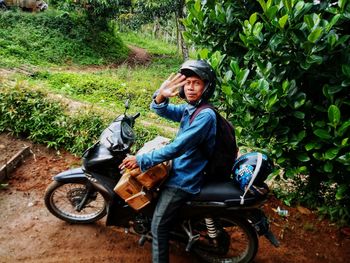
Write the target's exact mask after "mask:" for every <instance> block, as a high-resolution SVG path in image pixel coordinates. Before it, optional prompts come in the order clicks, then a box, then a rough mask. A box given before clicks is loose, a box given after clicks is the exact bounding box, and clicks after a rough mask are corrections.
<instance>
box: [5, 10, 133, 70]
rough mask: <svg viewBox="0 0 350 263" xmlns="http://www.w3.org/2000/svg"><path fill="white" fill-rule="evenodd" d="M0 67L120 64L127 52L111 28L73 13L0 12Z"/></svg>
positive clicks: (53, 11)
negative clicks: (100, 26) (21, 64)
mask: <svg viewBox="0 0 350 263" xmlns="http://www.w3.org/2000/svg"><path fill="white" fill-rule="evenodd" d="M0 24H1V31H0V66H17V65H19V64H20V63H28V64H34V65H42V64H44V65H45V64H58V65H60V64H67V63H68V64H71V63H73V64H79V65H87V64H106V63H120V62H121V61H123V60H124V59H125V58H126V57H127V55H128V52H129V51H128V49H127V48H126V46H125V45H124V44H123V42H122V40H121V39H120V38H119V37H118V36H117V35H115V33H114V29H113V28H112V27H111V28H107V29H105V28H104V29H100V28H99V27H98V25H96V24H94V22H93V21H89V20H88V19H87V18H86V17H85V16H83V15H78V14H75V13H71V14H68V13H62V12H58V11H55V10H52V11H46V12H43V13H38V14H30V13H23V12H11V11H8V12H0Z"/></svg>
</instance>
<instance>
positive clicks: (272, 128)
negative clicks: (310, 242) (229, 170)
mask: <svg viewBox="0 0 350 263" xmlns="http://www.w3.org/2000/svg"><path fill="white" fill-rule="evenodd" d="M320 2H321V3H319V4H317V3H316V2H315V3H313V2H312V1H311V3H310V2H306V1H305V2H304V1H301V0H299V1H296V0H292V1H287V0H283V1H277V0H268V1H267V2H265V1H264V0H258V1H250V0H245V1H234V0H231V1H224V2H223V1H199V0H196V1H188V2H187V7H188V10H189V15H188V17H187V19H186V20H185V21H184V24H185V26H186V27H187V32H186V33H185V36H186V37H187V39H189V40H191V41H193V42H194V43H195V44H196V45H197V46H198V47H201V48H202V49H201V50H200V51H199V55H200V57H202V58H204V59H209V60H210V61H211V63H212V65H213V66H214V68H215V69H216V71H217V73H218V79H219V82H220V84H221V89H220V91H219V93H218V94H217V95H218V97H217V98H218V99H219V100H218V102H217V103H218V104H219V105H220V106H221V107H222V108H223V109H224V110H225V111H226V112H227V113H228V114H229V115H228V116H229V118H230V119H231V121H232V122H233V123H234V124H235V126H236V129H237V132H238V134H239V135H240V138H241V144H245V145H247V146H250V147H259V148H261V149H263V150H265V151H267V152H269V154H270V155H271V156H272V157H273V158H274V159H275V161H276V163H277V164H278V165H280V166H281V167H282V168H283V169H285V176H286V177H287V178H289V179H292V180H294V181H296V180H297V178H299V177H300V175H305V174H306V175H308V176H307V183H304V184H303V187H301V188H298V189H296V191H297V194H296V195H294V196H292V197H291V195H289V196H286V199H288V198H289V199H288V200H289V201H293V199H294V201H298V202H304V203H307V204H309V205H311V206H314V207H315V206H319V207H320V206H321V207H323V208H322V209H323V210H322V211H325V212H326V213H330V210H329V209H328V208H331V207H332V217H333V218H337V219H339V220H343V222H344V221H347V222H349V221H350V195H349V193H350V177H349V172H350V154H349V150H350V146H349V145H350V144H349V137H350V129H349V126H350V97H349V94H350V93H349V86H350V43H349V39H350V32H349V28H350V4H349V1H346V0H341V1H338V2H334V1H320ZM333 2H334V3H333ZM331 185H332V186H333V191H332V193H333V195H332V198H330V199H328V200H326V198H325V197H324V195H323V194H322V191H321V189H323V188H327V187H328V188H329V186H331ZM334 189H335V190H334ZM330 200H331V201H330Z"/></svg>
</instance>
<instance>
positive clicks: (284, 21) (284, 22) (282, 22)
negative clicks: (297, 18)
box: [278, 15, 288, 29]
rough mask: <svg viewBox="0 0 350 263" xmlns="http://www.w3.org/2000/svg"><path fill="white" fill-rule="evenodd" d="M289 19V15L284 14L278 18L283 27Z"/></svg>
mask: <svg viewBox="0 0 350 263" xmlns="http://www.w3.org/2000/svg"><path fill="white" fill-rule="evenodd" d="M287 20H288V15H284V16H282V17H281V18H280V19H279V20H278V24H279V25H280V27H281V28H282V29H283V28H284V26H285V24H286V22H287Z"/></svg>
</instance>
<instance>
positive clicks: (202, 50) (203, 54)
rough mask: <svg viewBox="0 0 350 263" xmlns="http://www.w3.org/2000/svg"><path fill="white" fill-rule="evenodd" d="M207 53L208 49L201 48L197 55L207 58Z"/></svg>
mask: <svg viewBox="0 0 350 263" xmlns="http://www.w3.org/2000/svg"><path fill="white" fill-rule="evenodd" d="M208 55H209V49H207V48H203V49H200V50H199V56H200V58H201V59H207V58H208Z"/></svg>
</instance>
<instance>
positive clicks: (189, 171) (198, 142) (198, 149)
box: [121, 60, 216, 262]
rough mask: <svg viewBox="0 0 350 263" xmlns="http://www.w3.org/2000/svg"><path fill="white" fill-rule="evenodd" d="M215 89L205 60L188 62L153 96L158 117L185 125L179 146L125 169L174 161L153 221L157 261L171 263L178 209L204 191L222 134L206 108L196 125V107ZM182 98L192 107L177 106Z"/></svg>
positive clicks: (131, 161) (128, 161) (128, 162)
mask: <svg viewBox="0 0 350 263" xmlns="http://www.w3.org/2000/svg"><path fill="white" fill-rule="evenodd" d="M214 89H215V73H214V71H213V69H212V68H211V66H210V65H209V64H208V63H207V62H205V61H204V60H189V61H186V62H185V63H184V64H183V65H182V66H181V68H180V71H179V73H178V74H176V75H174V74H172V75H170V77H169V78H168V79H167V80H166V81H165V82H164V83H163V84H162V85H161V87H160V88H159V90H158V91H157V92H156V93H155V95H154V96H153V101H152V103H151V109H152V110H154V111H155V112H156V113H157V114H158V115H160V116H162V117H165V118H167V119H170V120H173V121H177V122H180V127H179V131H178V134H177V136H176V138H175V139H174V140H173V142H171V143H169V144H168V145H166V146H164V147H163V148H161V149H159V150H155V151H153V152H151V153H146V154H142V155H137V156H128V157H126V158H125V159H124V160H123V163H122V164H121V167H122V166H125V167H126V168H128V169H134V168H137V167H140V169H141V170H142V171H145V170H147V169H149V168H150V167H152V166H154V165H156V164H159V163H161V162H164V161H168V160H172V161H173V163H172V170H171V172H170V176H169V178H168V179H167V181H166V182H165V183H164V187H163V189H162V191H161V193H160V196H159V200H158V203H157V206H156V209H155V212H154V215H153V218H152V236H153V240H152V257H153V262H168V261H169V244H168V240H169V237H168V233H169V229H170V228H171V223H172V220H173V219H174V218H175V216H176V212H177V211H178V209H179V208H180V207H181V206H182V205H183V204H184V203H185V202H186V201H187V200H189V199H190V198H191V197H192V196H193V195H195V194H197V193H199V192H200V189H201V185H202V182H203V170H204V168H205V166H206V164H207V163H208V159H207V156H209V155H210V153H211V152H212V151H213V148H214V144H215V134H216V115H215V112H214V111H213V110H212V109H209V108H206V109H203V110H201V111H200V113H199V114H198V115H197V116H196V117H195V118H194V120H193V121H192V122H191V123H190V118H191V115H192V114H193V113H194V112H195V110H196V108H197V107H198V106H199V105H200V104H201V103H205V102H207V101H208V100H209V99H210V97H211V96H212V95H213V93H214ZM177 95H179V96H180V97H181V98H183V99H185V101H186V102H187V103H185V104H181V105H174V104H170V103H169V98H171V97H175V96H177Z"/></svg>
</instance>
